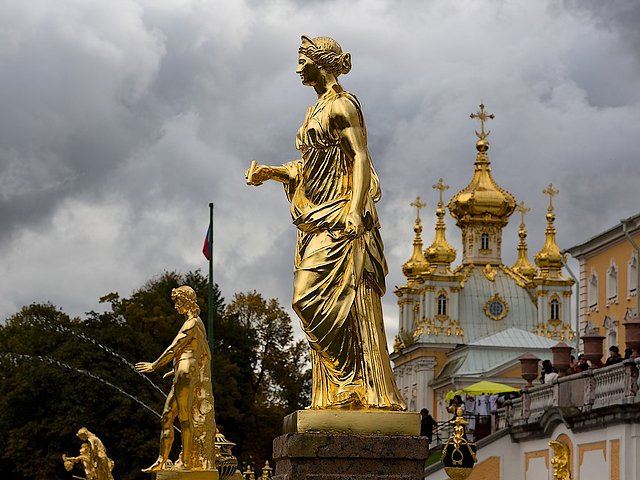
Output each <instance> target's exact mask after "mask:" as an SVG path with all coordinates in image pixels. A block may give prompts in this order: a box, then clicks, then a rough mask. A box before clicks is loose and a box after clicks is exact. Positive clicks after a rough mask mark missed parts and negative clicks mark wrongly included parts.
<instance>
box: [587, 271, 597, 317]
mask: <svg viewBox="0 0 640 480" xmlns="http://www.w3.org/2000/svg"><path fill="white" fill-rule="evenodd" d="M587 287H588V290H587V297H588V299H589V308H590V309H591V310H594V309H596V308H598V275H597V274H596V272H592V273H591V278H589V285H587Z"/></svg>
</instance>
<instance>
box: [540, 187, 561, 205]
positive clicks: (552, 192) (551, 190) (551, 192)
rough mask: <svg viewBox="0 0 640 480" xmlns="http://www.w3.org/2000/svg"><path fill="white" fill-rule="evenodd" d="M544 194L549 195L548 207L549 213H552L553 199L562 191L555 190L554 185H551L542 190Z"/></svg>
mask: <svg viewBox="0 0 640 480" xmlns="http://www.w3.org/2000/svg"><path fill="white" fill-rule="evenodd" d="M542 193H544V194H545V195H549V207H547V211H549V212H552V211H553V197H555V196H556V195H557V194H559V193H560V190H558V189H557V188H553V183H549V185H548V186H547V188H545V189H544V190H542Z"/></svg>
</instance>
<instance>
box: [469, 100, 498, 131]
mask: <svg viewBox="0 0 640 480" xmlns="http://www.w3.org/2000/svg"><path fill="white" fill-rule="evenodd" d="M469 116H470V117H471V118H473V119H475V118H477V119H478V120H480V133H478V131H477V130H476V135H477V136H478V138H479V139H480V140H484V139H485V138H487V137H488V136H489V134H490V133H491V132H486V133H485V131H484V122H486V121H487V120H489V119H491V120H493V119H494V118H496V116H495V115H494V114H493V113H489V114H488V113H486V112H485V111H484V104H483V103H482V102H480V110H478V111H477V112H476V113H472V114H471V115H469Z"/></svg>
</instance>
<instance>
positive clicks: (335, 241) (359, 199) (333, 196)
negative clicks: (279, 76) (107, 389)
mask: <svg viewBox="0 0 640 480" xmlns="http://www.w3.org/2000/svg"><path fill="white" fill-rule="evenodd" d="M298 53H299V55H298V68H297V70H296V73H298V74H299V75H300V77H301V79H302V83H303V84H304V85H307V86H310V87H313V89H314V90H315V92H316V94H317V96H318V100H317V101H316V103H315V104H314V105H313V106H311V107H310V108H309V110H308V111H307V114H306V117H305V120H304V122H303V124H302V127H301V128H300V130H299V131H298V134H297V137H296V147H297V148H298V150H299V151H300V154H301V158H300V159H298V160H295V161H292V162H288V163H285V164H284V165H280V166H266V165H258V164H257V162H255V161H254V162H252V164H251V167H250V168H249V169H248V170H247V171H246V173H245V176H246V179H247V183H248V184H249V185H261V184H262V183H263V182H264V181H265V180H276V181H278V182H281V183H283V184H284V188H285V192H286V195H287V198H288V199H289V201H290V202H291V216H292V218H293V223H294V224H295V225H296V226H297V228H298V241H297V247H296V255H295V274H294V282H293V290H294V292H293V309H294V310H295V311H296V313H297V314H298V316H299V317H300V320H301V323H302V327H303V329H304V331H305V334H306V337H307V340H308V341H309V344H310V346H311V364H312V371H313V380H312V400H311V408H314V409H324V408H351V409H370V408H375V409H388V410H405V409H406V404H405V402H404V400H403V398H402V396H401V395H400V392H399V390H398V387H397V386H396V383H395V379H394V377H393V373H392V371H391V365H390V361H389V352H388V350H387V341H386V338H385V332H384V325H383V321H382V307H381V301H380V297H381V296H382V295H383V294H384V292H385V275H386V273H387V263H386V260H385V257H384V253H383V244H382V238H381V236H380V231H379V229H380V224H379V222H378V215H377V213H376V207H375V203H376V202H377V201H378V200H379V199H380V196H381V190H380V182H379V180H378V176H377V174H376V171H375V169H374V167H373V164H372V162H371V158H370V156H369V151H368V149H367V133H366V128H365V124H364V118H363V116H362V110H361V108H360V103H359V102H358V100H357V99H356V97H355V96H354V95H353V94H351V93H349V92H347V91H346V90H344V89H343V88H342V86H341V85H340V82H339V81H338V76H339V75H340V74H346V73H348V72H349V70H350V69H351V55H350V54H348V53H344V52H343V51H342V48H341V47H340V45H339V44H338V42H336V41H335V40H333V39H332V38H328V37H318V38H313V39H312V38H309V37H306V36H303V37H302V43H301V45H300V47H299V49H298Z"/></svg>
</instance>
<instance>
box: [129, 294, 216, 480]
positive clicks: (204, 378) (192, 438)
mask: <svg viewBox="0 0 640 480" xmlns="http://www.w3.org/2000/svg"><path fill="white" fill-rule="evenodd" d="M171 299H172V300H173V301H174V303H175V307H176V310H177V311H178V313H180V314H181V315H184V323H183V325H182V327H181V328H180V331H179V332H178V334H177V335H176V337H175V338H174V339H173V342H171V345H169V346H168V347H167V349H166V350H165V351H164V352H163V353H162V355H160V356H159V357H158V358H157V359H156V360H155V361H154V362H140V363H137V364H136V370H137V371H138V372H142V373H147V372H153V371H154V370H157V369H158V368H160V367H162V366H164V365H166V364H167V363H169V362H173V369H172V370H170V371H169V372H167V373H166V374H165V377H167V376H171V375H173V384H172V385H171V391H170V392H169V395H168V396H167V400H166V402H165V405H164V410H163V412H162V419H161V425H162V430H161V432H160V454H159V455H158V459H157V460H156V462H155V463H154V464H153V465H151V466H150V467H149V468H146V469H144V470H143V472H155V471H159V470H167V469H172V470H177V469H181V470H215V448H214V440H215V434H216V421H215V416H214V410H213V393H212V388H211V351H210V350H209V344H208V343H207V333H206V330H205V328H204V324H203V323H202V320H200V318H199V315H200V308H199V307H198V302H197V297H196V292H195V291H194V290H193V289H192V288H191V287H188V286H182V287H178V288H174V289H173V290H172V292H171ZM176 417H178V419H179V420H180V429H181V431H182V451H181V452H180V458H179V459H178V460H177V461H176V462H175V464H174V465H173V466H171V463H167V462H168V460H169V452H170V451H171V445H172V444H173V422H174V420H175V418H176Z"/></svg>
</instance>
